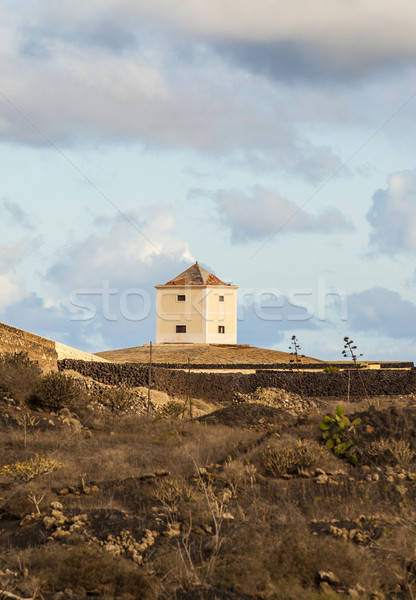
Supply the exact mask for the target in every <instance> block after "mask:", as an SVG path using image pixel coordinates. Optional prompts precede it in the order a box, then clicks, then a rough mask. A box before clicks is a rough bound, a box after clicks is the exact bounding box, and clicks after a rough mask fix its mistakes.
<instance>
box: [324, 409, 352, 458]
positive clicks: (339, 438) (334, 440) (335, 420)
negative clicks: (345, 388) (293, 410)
mask: <svg viewBox="0 0 416 600" xmlns="http://www.w3.org/2000/svg"><path fill="white" fill-rule="evenodd" d="M360 423H361V419H360V418H359V417H358V418H357V419H354V421H350V420H349V418H348V417H347V416H346V415H344V407H343V406H342V405H341V404H339V405H338V406H337V410H336V413H335V416H334V417H330V416H329V415H326V416H325V417H324V418H323V420H322V423H321V424H320V428H321V430H322V437H323V438H324V440H326V445H327V446H328V448H331V450H332V451H333V453H334V454H335V456H338V457H339V458H347V459H348V460H349V462H350V463H351V464H353V465H355V464H356V463H357V462H358V458H357V456H356V453H355V451H356V446H357V443H358V440H357V438H356V436H355V433H356V432H355V428H356V427H357V425H359V424H360Z"/></svg>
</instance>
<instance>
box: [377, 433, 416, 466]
mask: <svg viewBox="0 0 416 600" xmlns="http://www.w3.org/2000/svg"><path fill="white" fill-rule="evenodd" d="M367 453H368V454H369V455H370V456H372V457H373V458H375V459H379V460H381V461H382V462H386V463H396V464H398V465H400V466H402V467H410V466H411V465H412V464H413V462H414V460H415V457H416V452H415V451H414V450H412V449H411V447H410V444H409V442H407V441H406V440H396V439H394V438H380V439H379V440H374V441H373V442H371V443H370V444H369V446H368V447H367Z"/></svg>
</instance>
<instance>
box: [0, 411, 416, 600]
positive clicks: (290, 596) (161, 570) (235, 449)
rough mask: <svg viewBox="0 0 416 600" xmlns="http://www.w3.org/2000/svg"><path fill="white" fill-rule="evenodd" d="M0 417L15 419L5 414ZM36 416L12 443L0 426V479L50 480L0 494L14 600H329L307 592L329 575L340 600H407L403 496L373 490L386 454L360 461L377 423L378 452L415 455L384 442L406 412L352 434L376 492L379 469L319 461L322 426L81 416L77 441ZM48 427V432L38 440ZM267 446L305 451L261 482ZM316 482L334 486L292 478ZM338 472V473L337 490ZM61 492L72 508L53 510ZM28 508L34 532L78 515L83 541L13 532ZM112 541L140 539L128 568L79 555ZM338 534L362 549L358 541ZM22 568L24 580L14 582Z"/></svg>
mask: <svg viewBox="0 0 416 600" xmlns="http://www.w3.org/2000/svg"><path fill="white" fill-rule="evenodd" d="M0 409H1V410H2V413H4V412H6V410H7V411H9V412H10V413H11V414H12V412H13V407H10V406H9V405H7V406H6V405H5V404H4V403H3V404H1V405H0ZM387 413H388V414H387ZM16 414H19V411H17V413H16ZM36 414H38V415H40V416H41V417H42V419H43V421H42V423H43V424H42V427H41V428H40V430H39V432H38V430H37V429H36V427H31V428H30V430H29V431H28V432H27V439H26V443H25V440H24V436H23V431H22V428H21V427H20V426H19V425H18V424H17V421H15V420H13V418H9V419H5V420H4V424H5V425H4V428H3V430H2V457H1V460H2V462H1V464H0V468H1V466H3V464H9V463H12V462H16V461H22V460H26V459H27V458H28V457H30V456H33V455H34V454H35V453H38V454H39V455H44V456H48V457H50V458H53V459H54V460H56V461H59V462H61V463H62V464H63V468H62V469H60V470H58V471H55V472H53V473H49V474H47V475H42V476H39V477H37V478H36V479H34V480H33V481H31V482H30V483H28V484H25V485H20V484H18V483H17V482H11V481H9V480H6V479H0V496H1V497H2V498H3V499H2V500H1V501H0V504H1V505H2V508H1V512H0V514H1V516H2V520H1V524H0V528H1V529H3V530H4V532H5V535H4V536H2V537H3V541H1V540H0V543H1V544H2V546H1V559H2V561H3V562H2V564H1V565H0V569H2V570H3V571H4V570H5V568H6V567H7V568H10V570H11V571H13V572H15V573H16V576H14V575H13V577H14V579H13V582H12V583H13V589H14V590H15V591H16V593H18V595H19V594H20V595H22V596H26V597H29V596H30V595H33V593H34V590H35V588H36V586H40V588H41V593H42V595H43V596H44V598H45V600H50V599H51V598H53V594H55V593H56V592H57V591H60V590H63V589H65V588H66V587H70V588H73V591H74V595H76V594H78V596H79V597H86V595H87V592H94V593H96V594H99V597H102V598H119V599H120V600H121V599H122V598H123V599H125V600H129V599H131V598H145V599H146V600H147V599H148V598H149V599H152V598H156V597H159V598H162V599H164V598H166V599H168V598H207V599H208V598H209V599H210V600H212V599H213V598H215V597H218V598H236V599H237V598H238V594H240V595H241V594H244V595H245V598H247V597H248V598H253V599H254V598H256V599H258V598H263V599H264V600H268V599H270V600H272V599H274V600H295V599H296V600H297V599H298V598H305V599H307V600H324V598H326V600H328V598H330V596H324V595H322V594H320V593H319V589H318V585H317V573H318V571H320V570H324V571H332V572H333V573H334V574H335V575H336V577H337V578H338V579H339V582H340V583H339V585H338V589H339V591H341V592H342V590H344V592H345V593H346V590H347V589H349V588H353V587H354V586H356V585H361V586H363V587H364V588H365V590H366V592H365V594H366V595H364V594H363V598H366V597H368V598H370V597H371V593H372V592H376V591H377V592H383V593H386V594H390V597H391V598H393V597H394V596H393V594H396V596H397V598H400V600H413V599H414V598H415V597H416V561H415V559H414V557H415V556H416V542H415V536H414V533H415V531H416V508H415V507H416V483H415V482H413V481H411V480H407V479H406V478H405V479H403V478H401V479H400V480H399V479H397V480H394V481H387V479H386V478H385V476H384V473H383V469H382V467H383V465H384V462H386V461H384V458H383V456H384V454H385V452H384V446H383V444H382V446H380V444H379V445H378V446H377V444H375V445H374V444H373V446H371V443H372V442H373V441H374V436H375V435H376V434H377V431H376V430H375V429H374V428H375V427H376V426H377V423H382V424H383V427H384V429H383V432H384V433H383V435H384V436H386V439H387V438H388V439H389V438H390V437H391V439H393V440H396V442H391V440H390V441H389V442H386V443H385V445H386V447H387V448H390V446H391V448H393V450H394V449H396V450H397V449H399V450H400V451H401V452H402V454H403V452H404V453H405V457H406V456H407V457H408V456H410V457H411V458H413V455H412V454H411V453H412V452H413V450H414V444H413V441H412V442H411V443H410V446H409V448H407V446H406V447H404V446H403V448H402V447H401V446H400V445H399V446H398V442H397V440H400V438H398V437H397V436H398V434H399V432H400V431H409V432H410V431H412V429H414V427H415V423H414V422H413V421H412V420H411V419H412V418H413V417H411V415H412V414H413V413H411V412H409V413H406V412H403V413H401V412H399V413H398V414H390V412H388V411H387V412H386V413H382V412H378V413H374V412H373V413H371V415H370V413H369V414H368V415H369V416H368V419H370V416H371V418H372V419H373V420H372V421H371V423H372V425H371V428H372V429H373V430H374V431H373V433H371V434H370V433H369V434H368V436H373V437H368V439H367V438H365V439H364V432H365V431H366V423H365V421H363V424H362V431H363V443H362V448H370V447H372V448H374V449H375V450H374V451H378V452H379V453H381V454H382V455H383V456H382V457H381V458H380V460H379V465H380V469H381V470H377V474H379V478H378V479H376V480H372V479H371V478H370V480H368V479H367V474H368V473H369V472H370V471H371V472H373V471H375V470H376V469H377V467H376V466H375V465H374V464H372V463H368V464H367V463H366V462H365V461H363V462H362V464H359V465H358V466H357V467H353V466H352V465H349V464H348V463H347V462H345V461H342V460H340V459H337V458H336V457H335V456H334V455H333V454H327V455H325V456H321V452H320V448H321V446H318V442H319V439H320V430H319V422H320V419H321V415H311V416H305V417H302V418H300V419H299V420H297V419H296V418H294V417H293V416H292V417H290V418H289V417H288V419H287V422H286V424H285V423H284V422H282V423H278V424H275V425H274V426H270V427H265V428H262V429H260V430H259V431H253V430H246V429H242V428H239V427H225V426H223V425H205V424H201V423H199V422H196V421H186V420H180V419H176V418H173V417H174V415H169V418H166V419H161V418H155V417H154V416H146V415H144V416H143V415H137V414H120V413H119V412H118V411H113V413H111V412H110V411H109V410H101V411H100V410H96V411H95V412H89V411H85V415H84V425H85V428H84V429H82V430H80V431H76V430H75V429H73V428H71V427H69V426H64V425H62V423H61V422H60V421H59V419H58V418H57V417H56V415H55V416H54V415H50V414H49V413H36ZM50 418H51V419H52V420H54V422H55V425H54V426H52V425H48V419H50ZM406 418H407V422H406ZM386 432H387V433H386ZM390 433H391V435H390ZM366 435H367V434H366ZM268 446H269V447H272V448H274V449H275V450H276V452H277V456H278V457H279V456H280V455H279V452H280V453H283V454H284V453H285V452H288V451H289V450H291V451H293V450H296V448H302V449H303V450H302V451H301V452H300V455H299V456H295V459H296V460H295V462H294V463H293V464H291V465H289V467H288V466H287V464H286V463H285V465H284V466H285V469H283V470H282V469H280V470H279V469H278V470H277V471H270V469H269V471H268V472H267V471H266V469H265V468H264V467H265V466H264V461H263V457H264V454H265V452H266V451H267V447H268ZM406 448H407V450H408V451H409V452H408V453H407V454H406ZM304 450H305V451H304ZM386 452H389V453H390V454H392V453H391V452H390V450H388V449H387V451H386ZM409 453H410V454H409ZM289 454H290V453H289ZM295 454H296V453H295ZM390 454H389V461H390ZM396 454H397V452H396ZM402 454H400V453H399V454H397V456H396V460H397V461H398V462H400V461H399V460H398V458H402ZM290 456H292V455H290ZM393 456H394V455H393ZM280 458H282V457H281V456H280ZM283 458H285V460H286V459H287V456H286V455H285V456H284V457H283ZM289 458H290V457H289ZM409 460H410V459H409ZM383 461H384V462H383ZM283 462H284V461H283ZM286 462H287V461H286ZM367 462H368V461H367ZM402 462H403V461H402ZM408 462H409V461H408ZM279 464H280V463H279ZM369 464H370V465H371V466H370V467H369ZM406 464H407V463H406ZM409 464H410V465H412V460H410V462H409ZM315 467H319V468H321V469H323V470H324V471H326V472H327V473H329V474H332V475H331V479H332V483H327V484H324V485H320V484H318V483H317V480H316V477H307V476H305V473H304V471H303V470H304V469H305V468H306V469H310V471H313V470H314V469H315ZM364 467H366V468H364ZM340 469H341V470H343V471H344V472H345V473H344V474H342V473H341V474H339V473H338V474H335V473H337V472H338V471H339V470H340ZM282 474H286V475H287V474H288V475H289V478H288V479H283V478H281V477H280V476H281V475H282ZM311 474H312V473H311ZM276 475H278V476H279V477H276ZM94 484H96V486H97V487H96V488H94V489H93V490H92V486H93V485H94ZM399 485H401V486H404V488H403V487H402V489H401V490H400V489H397V488H398V486H399ZM65 487H66V488H71V489H70V490H69V492H70V493H68V494H66V495H63V496H61V495H58V493H57V492H58V490H61V489H62V488H65ZM403 490H404V491H403ZM30 495H34V496H35V497H36V498H41V497H42V496H43V499H42V500H41V501H40V502H39V509H40V511H41V513H42V518H43V517H44V516H45V515H49V514H51V513H50V503H51V502H52V501H57V500H58V501H59V502H62V504H63V511H64V513H65V515H69V516H71V515H74V514H75V515H79V514H81V513H85V514H86V515H87V526H86V529H85V530H83V531H82V532H80V533H77V534H71V535H69V536H68V537H66V538H65V539H64V540H63V541H57V540H50V539H48V537H49V536H50V534H51V532H52V531H53V530H49V531H47V530H45V528H44V527H43V526H42V523H41V520H38V521H36V522H35V524H34V525H30V526H27V527H26V526H25V527H19V520H20V519H22V518H23V517H24V516H25V515H28V514H30V513H32V512H34V504H33V501H31V500H30ZM334 520H335V521H334ZM64 527H68V525H65V526H64ZM331 527H332V528H333V530H332V531H331ZM334 528H335V529H334ZM126 530H128V531H129V532H130V534H129V535H131V536H132V538H134V539H135V540H136V542H140V540H141V539H142V537H143V535H144V532H145V531H146V530H150V531H153V533H154V539H155V542H154V544H153V545H152V547H151V548H149V549H146V550H144V551H143V564H142V566H140V567H137V565H134V564H133V563H132V562H131V561H130V562H129V561H128V560H127V559H126V558H125V557H123V556H117V555H116V554H115V553H114V552H110V553H108V552H103V551H102V550H100V549H99V547H98V545H94V546H89V545H88V542H91V539H92V537H93V536H94V537H96V538H97V539H99V540H101V541H104V540H106V539H107V538H108V535H110V534H111V535H115V536H117V534H119V533H120V532H121V531H126ZM350 530H356V531H359V532H363V535H364V534H366V535H367V533H368V536H367V537H365V536H364V538H363V540H364V541H357V540H356V539H355V538H353V537H349V532H350ZM334 531H335V532H337V531H338V533H339V532H340V531H341V533H342V531H344V532H346V535H344V534H343V535H338V533H337V534H336V535H335V533H334ZM152 535H153V534H152ZM25 568H26V569H27V570H28V572H29V575H26V576H23V575H22V573H23V572H24V570H25ZM150 573H153V574H150ZM398 586H400V587H398ZM77 588H78V591H77ZM82 594H84V596H83V595H82ZM233 594H237V596H233ZM336 597H338V598H342V597H343V595H342V593H339V594H337V596H336ZM386 597H388V596H386Z"/></svg>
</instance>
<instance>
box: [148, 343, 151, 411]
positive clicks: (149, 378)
mask: <svg viewBox="0 0 416 600" xmlns="http://www.w3.org/2000/svg"><path fill="white" fill-rule="evenodd" d="M151 385H152V342H150V356H149V371H148V377H147V414H149V412H150V387H151Z"/></svg>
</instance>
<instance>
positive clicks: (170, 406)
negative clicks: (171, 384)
mask: <svg viewBox="0 0 416 600" xmlns="http://www.w3.org/2000/svg"><path fill="white" fill-rule="evenodd" d="M184 411H185V404H184V403H183V402H178V401H177V400H170V402H167V403H166V404H164V405H163V406H161V407H160V408H159V410H158V415H159V416H160V417H162V418H165V419H179V417H180V416H181V415H182V414H183V413H184Z"/></svg>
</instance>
